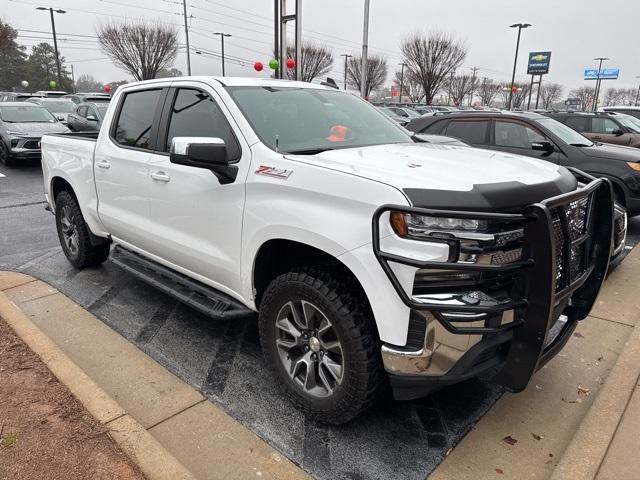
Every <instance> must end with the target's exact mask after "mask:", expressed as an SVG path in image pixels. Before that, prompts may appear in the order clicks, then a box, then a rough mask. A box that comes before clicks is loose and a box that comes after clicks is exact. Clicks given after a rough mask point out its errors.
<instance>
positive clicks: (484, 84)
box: [480, 77, 488, 105]
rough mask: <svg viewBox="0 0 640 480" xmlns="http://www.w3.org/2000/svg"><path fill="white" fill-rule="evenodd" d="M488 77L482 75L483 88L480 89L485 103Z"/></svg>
mask: <svg viewBox="0 0 640 480" xmlns="http://www.w3.org/2000/svg"><path fill="white" fill-rule="evenodd" d="M487 80H488V78H487V77H482V89H481V90H480V101H481V102H482V104H483V105H484V101H485V99H486V98H487Z"/></svg>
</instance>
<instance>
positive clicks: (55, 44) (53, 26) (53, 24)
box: [36, 7, 67, 88]
mask: <svg viewBox="0 0 640 480" xmlns="http://www.w3.org/2000/svg"><path fill="white" fill-rule="evenodd" d="M36 10H49V14H50V15H51V32H52V33H53V50H54V51H55V54H56V68H57V73H58V88H61V85H62V69H61V68H60V54H59V53H58V37H57V36H56V21H55V19H54V18H53V13H54V12H55V13H60V14H63V13H67V12H66V10H61V9H59V8H58V9H57V10H54V9H53V8H51V7H36Z"/></svg>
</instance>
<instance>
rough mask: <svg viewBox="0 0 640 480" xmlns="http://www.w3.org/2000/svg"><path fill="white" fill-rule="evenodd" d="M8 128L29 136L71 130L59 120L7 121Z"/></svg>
mask: <svg viewBox="0 0 640 480" xmlns="http://www.w3.org/2000/svg"><path fill="white" fill-rule="evenodd" d="M5 127H6V129H7V130H9V131H11V132H17V133H19V134H21V135H27V136H29V137H41V136H42V135H44V134H45V133H64V132H68V131H69V130H68V129H67V127H65V126H64V125H63V124H61V123H59V122H55V123H53V122H24V123H18V122H15V123H7V124H5Z"/></svg>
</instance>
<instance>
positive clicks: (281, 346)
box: [259, 268, 383, 424]
mask: <svg viewBox="0 0 640 480" xmlns="http://www.w3.org/2000/svg"><path fill="white" fill-rule="evenodd" d="M259 323H260V341H261V344H262V349H263V353H264V356H265V360H266V363H267V365H268V366H269V368H270V369H271V371H272V372H273V374H274V375H275V377H276V379H277V380H278V383H279V384H280V385H281V387H282V388H283V389H284V391H285V393H286V394H287V396H288V397H289V398H290V400H291V401H292V402H293V403H294V404H295V405H296V407H297V408H298V409H300V410H302V411H303V412H305V413H306V414H307V415H308V416H310V417H312V418H314V419H316V420H318V421H321V422H324V423H330V424H341V423H345V422H348V421H349V420H351V419H353V418H355V417H356V416H358V415H359V414H360V413H362V412H363V411H364V410H366V409H367V408H369V407H370V406H371V405H372V404H373V402H374V401H375V399H376V398H377V397H378V394H379V392H380V391H381V385H382V379H383V377H382V368H381V360H380V353H379V345H378V341H377V335H376V333H375V328H374V326H373V318H372V315H371V313H370V309H369V308H368V307H367V306H366V300H365V299H363V298H362V295H359V294H358V293H357V291H356V289H355V288H354V287H353V285H352V284H351V283H350V281H349V280H348V279H342V278H338V277H336V276H334V275H332V274H330V273H328V272H325V271H323V270H320V269H313V268H304V269H300V270H294V271H291V272H288V273H285V274H283V275H280V276H279V277H277V278H276V279H275V280H273V281H272V282H271V284H270V285H269V287H268V288H267V290H266V291H265V294H264V296H263V299H262V302H261V306H260V314H259Z"/></svg>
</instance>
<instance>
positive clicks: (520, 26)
mask: <svg viewBox="0 0 640 480" xmlns="http://www.w3.org/2000/svg"><path fill="white" fill-rule="evenodd" d="M530 26H531V24H530V23H514V24H513V25H509V28H517V29H518V40H517V42H516V56H515V58H514V60H513V74H512V75H511V89H510V90H509V104H508V105H507V110H511V103H512V101H513V86H514V84H515V83H516V67H517V66H518V50H519V49H520V34H521V33H522V29H523V28H529V27H530Z"/></svg>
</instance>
